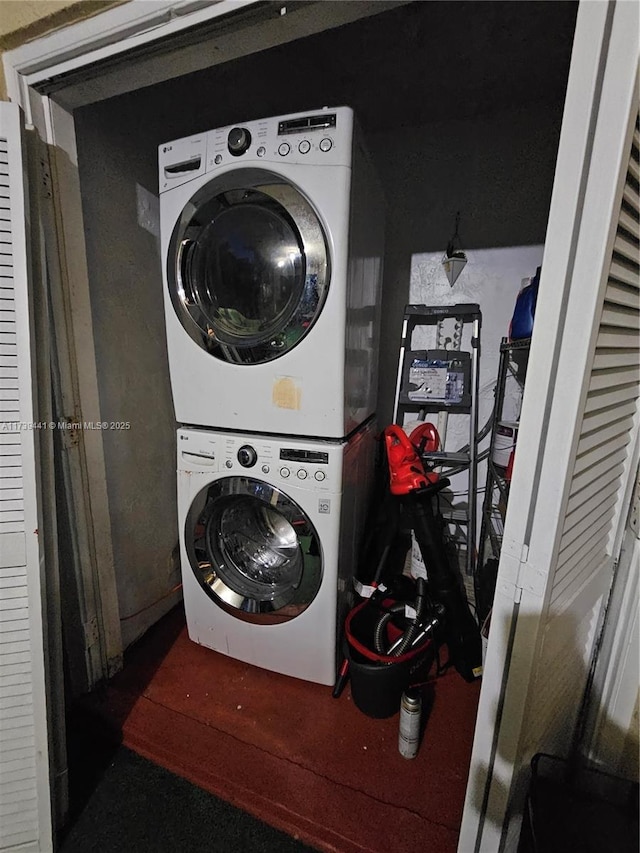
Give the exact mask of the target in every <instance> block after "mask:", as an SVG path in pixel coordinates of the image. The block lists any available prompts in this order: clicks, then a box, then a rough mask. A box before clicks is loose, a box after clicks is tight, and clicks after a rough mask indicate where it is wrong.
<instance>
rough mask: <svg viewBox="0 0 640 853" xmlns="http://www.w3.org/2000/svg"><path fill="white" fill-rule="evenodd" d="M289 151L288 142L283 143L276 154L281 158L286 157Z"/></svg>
mask: <svg viewBox="0 0 640 853" xmlns="http://www.w3.org/2000/svg"><path fill="white" fill-rule="evenodd" d="M289 151H291V146H290V145H289V143H288V142H283V143H282V145H281V146H280V147H279V148H278V154H279V155H280V156H281V157H286V156H287V154H288V153H289Z"/></svg>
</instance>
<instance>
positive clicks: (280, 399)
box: [159, 107, 383, 685]
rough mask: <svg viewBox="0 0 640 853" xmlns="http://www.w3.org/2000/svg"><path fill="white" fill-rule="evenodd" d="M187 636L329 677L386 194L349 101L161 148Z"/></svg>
mask: <svg viewBox="0 0 640 853" xmlns="http://www.w3.org/2000/svg"><path fill="white" fill-rule="evenodd" d="M159 172H160V194H161V195H160V215H161V235H162V239H161V243H162V255H163V267H164V294H165V317H166V330H167V347H168V356H169V369H170V377H171V386H172V392H173V400H174V407H175V416H176V421H177V422H178V434H177V447H178V516H179V525H180V544H181V559H182V580H183V591H184V603H185V611H186V618H187V628H188V632H189V636H190V638H191V639H192V640H194V641H195V642H198V643H201V644H202V645H204V646H207V647H209V648H211V649H214V650H216V651H218V652H222V653H223V654H226V655H230V656H232V657H234V658H237V659H239V660H242V661H246V662H248V663H251V664H255V665H257V666H260V667H263V668H265V669H269V670H272V671H276V672H281V673H284V674H286V675H291V676H295V677H298V678H303V679H307V680H310V681H315V682H318V683H321V684H327V685H330V684H333V683H334V681H335V674H336V662H337V656H338V654H339V648H338V638H339V634H340V630H341V627H342V624H343V620H344V616H345V615H346V612H347V610H348V608H349V606H350V598H351V589H352V576H353V573H354V570H355V567H356V565H357V561H358V549H359V546H360V544H361V537H362V532H363V528H364V522H365V517H366V512H367V508H368V503H369V499H370V489H371V481H372V468H373V461H374V455H375V448H374V431H375V422H374V416H375V404H376V385H377V350H378V328H379V294H380V286H381V274H382V249H383V200H382V197H381V194H380V190H379V188H378V183H377V180H376V177H375V173H374V171H373V169H372V166H371V163H370V161H369V159H368V157H367V155H366V153H365V151H364V149H363V147H362V142H361V139H360V136H359V133H358V129H357V126H356V123H355V121H354V116H353V112H352V111H351V109H349V108H347V107H339V108H335V109H328V108H323V109H321V110H316V111H312V112H309V113H298V114H295V115H289V116H281V117H277V118H267V119H261V120H258V121H251V122H247V123H244V124H242V125H241V126H233V127H223V128H218V129H216V130H212V131H209V132H206V133H202V134H197V135H195V136H190V137H187V138H184V139H180V140H176V141H173V142H168V143H166V144H164V145H161V146H160V148H159Z"/></svg>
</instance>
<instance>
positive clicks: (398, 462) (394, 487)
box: [384, 424, 439, 495]
mask: <svg viewBox="0 0 640 853" xmlns="http://www.w3.org/2000/svg"><path fill="white" fill-rule="evenodd" d="M434 429H435V427H434ZM384 440H385V444H386V447H387V460H388V462H389V479H390V485H389V487H390V489H391V494H392V495H408V494H409V492H415V491H417V490H418V489H423V488H424V487H425V486H428V485H429V483H435V482H437V480H438V479H439V477H438V474H436V473H435V472H426V471H425V470H424V466H423V464H422V460H421V459H420V457H419V456H418V453H417V451H416V448H415V447H414V445H413V444H412V442H411V439H410V438H409V436H408V435H407V434H406V432H405V431H404V430H403V429H402V427H400V426H398V425H397V424H391V425H390V426H388V427H387V428H386V429H385V431H384Z"/></svg>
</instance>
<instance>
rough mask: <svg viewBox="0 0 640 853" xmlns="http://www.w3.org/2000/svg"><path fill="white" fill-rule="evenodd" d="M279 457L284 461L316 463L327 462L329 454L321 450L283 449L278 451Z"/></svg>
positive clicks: (324, 463) (323, 463)
mask: <svg viewBox="0 0 640 853" xmlns="http://www.w3.org/2000/svg"><path fill="white" fill-rule="evenodd" d="M280 459H282V460H283V461H285V462H315V463H317V464H318V465H328V464H329V454H328V453H325V452H324V451H322V450H287V449H286V448H285V449H284V450H281V451H280Z"/></svg>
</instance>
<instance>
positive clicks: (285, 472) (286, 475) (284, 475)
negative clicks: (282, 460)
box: [280, 468, 291, 479]
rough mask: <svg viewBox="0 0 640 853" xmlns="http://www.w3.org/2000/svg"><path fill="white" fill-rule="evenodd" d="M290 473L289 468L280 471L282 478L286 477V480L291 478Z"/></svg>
mask: <svg viewBox="0 0 640 853" xmlns="http://www.w3.org/2000/svg"><path fill="white" fill-rule="evenodd" d="M290 473H291V471H290V470H289V469H288V468H281V469H280V476H281V477H284V478H285V479H286V478H287V477H288V476H289V474H290Z"/></svg>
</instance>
